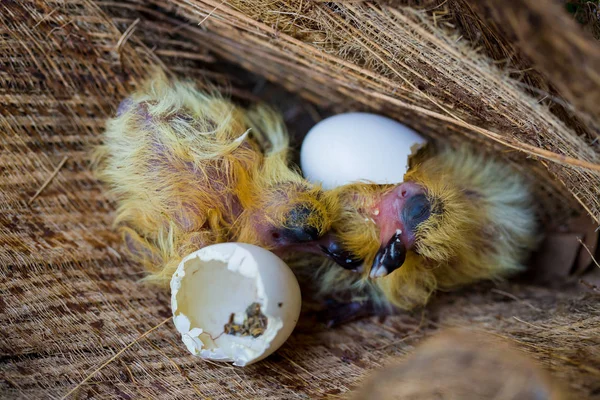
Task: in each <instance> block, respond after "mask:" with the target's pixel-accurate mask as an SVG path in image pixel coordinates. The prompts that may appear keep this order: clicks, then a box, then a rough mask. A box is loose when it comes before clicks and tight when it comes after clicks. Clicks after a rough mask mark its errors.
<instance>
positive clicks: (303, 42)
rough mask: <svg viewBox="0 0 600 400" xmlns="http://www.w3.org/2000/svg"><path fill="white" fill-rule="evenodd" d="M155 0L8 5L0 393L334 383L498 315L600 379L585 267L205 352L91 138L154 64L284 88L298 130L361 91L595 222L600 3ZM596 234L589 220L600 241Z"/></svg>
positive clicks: (593, 292) (1, 19)
mask: <svg viewBox="0 0 600 400" xmlns="http://www.w3.org/2000/svg"><path fill="white" fill-rule="evenodd" d="M584 3H585V4H584ZM148 4H149V3H148V2H144V4H142V2H138V1H136V0H130V1H128V2H111V1H104V0H102V1H97V2H92V1H89V0H81V1H73V2H71V1H69V2H45V1H35V0H32V1H29V2H20V1H10V0H9V1H4V2H2V4H1V5H0V27H1V29H2V36H1V38H2V39H1V40H2V42H1V43H2V46H0V60H1V61H0V62H1V63H2V65H3V68H2V71H1V72H0V77H1V79H0V96H1V97H2V104H3V107H2V108H1V109H0V124H1V126H2V130H1V131H0V132H1V133H0V143H1V146H0V170H1V171H2V181H1V183H0V184H1V185H2V190H1V191H0V198H1V199H2V213H0V249H1V250H0V264H1V265H2V267H1V269H0V270H1V275H2V281H3V282H4V284H3V285H2V288H1V290H2V297H1V298H0V326H2V331H3V337H4V340H3V341H2V344H1V345H0V347H1V349H2V361H1V363H2V378H3V381H2V383H1V384H0V385H1V386H0V390H1V391H2V393H3V395H5V396H6V397H11V398H17V397H20V398H41V397H62V396H65V395H67V394H68V395H73V396H78V397H85V396H87V397H119V398H138V397H161V398H186V397H197V396H200V397H202V398H214V399H225V398H293V397H303V398H326V397H331V398H338V397H340V396H342V397H343V395H344V393H346V392H347V391H349V390H350V389H351V388H352V387H354V386H355V385H357V384H358V383H359V382H360V381H361V379H362V378H363V377H364V376H365V374H366V373H367V372H368V371H371V370H373V369H375V368H378V367H380V366H382V365H385V364H387V363H388V362H390V361H391V360H392V359H395V358H396V357H400V356H404V355H405V354H407V353H408V352H410V351H411V350H412V349H413V347H414V346H415V345H416V344H418V343H419V342H420V340H421V339H422V338H424V337H427V336H430V335H431V334H432V333H434V332H436V331H437V330H438V329H440V328H441V327H446V326H456V327H467V328H468V329H471V330H476V331H482V332H488V333H492V334H494V335H498V336H502V337H504V338H506V339H507V340H509V341H510V342H512V343H514V344H516V345H517V346H518V348H519V349H520V350H522V351H523V352H524V353H527V354H528V355H529V356H530V357H532V358H534V359H535V360H537V361H538V362H539V363H540V364H541V365H543V366H544V367H545V368H546V369H548V370H549V371H550V372H551V373H552V375H553V376H554V377H555V378H556V379H557V380H558V381H560V382H562V383H563V384H564V385H565V386H566V387H568V388H569V389H570V391H571V392H572V393H573V394H574V397H575V398H585V397H591V396H597V395H598V393H599V392H600V386H598V378H599V377H600V368H599V365H600V351H599V349H600V346H599V345H600V343H599V339H598V338H599V337H600V335H598V323H599V322H600V321H599V317H598V315H600V313H599V311H600V309H599V308H600V307H599V306H598V291H599V289H598V288H597V287H596V286H594V284H592V283H588V281H587V280H583V281H582V282H583V284H582V285H580V286H586V287H587V288H588V289H589V291H590V293H586V294H582V293H581V291H579V290H577V289H578V288H577V287H575V286H573V285H571V286H568V287H563V286H560V287H558V288H553V287H539V286H535V285H531V284H528V283H514V282H513V283H510V284H505V285H503V286H490V285H486V284H483V285H478V286H477V287H474V288H469V289H467V290H465V291H462V292H459V293H451V294H443V295H440V296H438V298H437V299H435V301H434V302H433V304H432V305H431V306H429V307H428V308H427V309H424V310H419V311H416V312H414V313H403V314H401V315H397V316H394V317H390V318H387V319H386V320H385V321H383V322H381V321H379V320H377V319H367V320H363V321H359V322H355V323H352V324H349V325H346V326H343V327H341V328H338V329H333V330H328V329H324V328H323V329H321V328H318V329H315V327H314V326H313V325H312V324H307V325H306V326H304V325H302V324H301V325H300V326H299V328H298V330H297V332H296V333H295V334H294V335H293V336H292V337H291V338H290V340H289V341H288V342H287V343H286V345H284V347H282V348H281V349H280V350H279V351H278V352H277V353H276V354H275V355H273V356H271V357H269V359H267V360H266V361H264V362H261V363H259V364H257V365H252V366H250V367H247V368H244V369H236V368H233V367H230V366H228V365H222V364H214V363H210V362H207V361H201V360H198V359H196V358H194V357H192V356H190V355H188V354H187V353H186V350H185V348H184V346H183V345H182V344H181V343H180V341H179V338H178V337H177V334H176V332H175V330H174V329H172V327H171V326H170V325H169V323H168V319H169V317H170V314H171V312H170V308H169V306H170V302H169V298H168V293H157V291H156V289H154V288H152V287H148V286H145V285H143V284H141V283H139V278H141V276H142V271H141V268H140V267H139V266H137V265H134V264H132V263H131V262H130V261H128V260H127V259H126V258H124V257H123V256H121V253H122V251H121V250H122V247H121V246H122V245H121V243H120V239H119V238H118V237H117V235H116V234H115V233H114V232H113V231H112V230H111V225H112V221H113V216H114V206H115V204H114V201H113V199H111V198H109V197H107V196H106V194H105V192H104V191H103V189H102V187H101V186H100V185H99V183H98V182H97V181H96V180H95V179H94V177H93V176H92V174H91V172H90V170H89V152H88V149H89V148H90V147H91V146H93V145H96V144H98V142H99V138H100V134H101V132H102V130H103V128H104V123H105V120H106V118H108V117H109V116H111V115H113V114H114V112H115V111H116V107H117V105H118V103H119V101H120V100H121V99H122V98H124V97H125V96H126V95H127V94H128V93H129V92H131V91H132V90H133V88H135V87H136V86H137V85H138V84H139V83H140V82H141V81H142V80H143V78H144V77H146V76H147V75H148V73H149V71H151V70H152V68H154V67H155V66H157V65H158V66H160V67H161V68H163V69H165V70H167V71H168V72H169V73H171V74H173V75H179V76H186V77H194V78H196V79H197V80H198V81H200V82H206V83H207V84H208V82H210V84H212V85H214V84H216V85H220V86H221V88H222V90H224V91H225V92H228V93H230V94H231V95H232V96H234V97H235V98H236V99H237V100H238V101H241V102H248V101H257V100H259V99H261V98H262V99H271V100H273V99H275V101H278V100H279V101H280V103H281V104H279V106H280V107H281V108H282V109H283V111H284V112H285V115H286V119H287V122H288V124H289V125H290V126H294V127H295V130H296V131H297V136H298V140H299V137H300V136H301V134H302V133H303V132H305V131H306V130H305V127H306V126H309V125H310V124H312V123H314V122H315V120H318V119H319V118H320V117H321V116H323V115H325V114H327V113H333V112H338V111H343V110H349V109H353V110H370V111H376V112H379V113H383V114H386V115H389V116H391V117H393V118H396V119H398V120H400V121H403V122H405V123H407V124H409V125H411V126H413V127H414V128H416V129H417V130H419V131H421V132H423V133H424V134H426V135H428V136H430V137H432V138H437V139H439V140H449V141H463V140H470V141H477V142H479V143H481V144H482V145H485V146H486V147H488V148H489V150H490V151H494V152H497V153H498V154H501V155H503V156H504V157H505V158H506V159H507V160H509V161H510V162H512V163H514V164H515V165H517V166H518V167H519V168H520V170H521V171H522V172H523V173H524V174H526V175H527V176H529V177H530V178H531V180H532V182H535V183H536V187H537V191H538V194H539V196H538V197H539V200H540V202H541V204H542V206H543V209H544V210H545V211H546V212H545V213H544V218H545V220H546V222H547V226H548V229H551V228H552V227H557V226H561V225H563V224H564V223H565V221H567V219H568V218H569V217H571V216H572V215H576V214H581V215H588V216H590V217H591V218H593V219H594V220H595V221H596V223H597V222H598V221H599V220H600V195H599V194H600V172H599V171H600V143H599V140H598V138H599V137H600V133H599V132H600V131H599V126H600V121H599V115H600V98H599V96H600V90H598V87H599V86H600V85H599V83H598V82H599V81H600V78H599V77H598V71H600V46H599V45H598V42H597V38H594V35H598V32H599V29H598V26H600V23H599V22H598V18H597V17H594V15H597V14H594V13H593V12H590V11H589V10H592V9H591V8H590V7H593V6H594V4H596V6H595V7H597V3H593V2H590V3H589V4H588V3H587V2H570V3H569V4H570V5H571V6H572V7H574V5H581V7H582V8H576V10H575V12H574V15H575V18H576V19H578V20H581V21H580V22H582V23H583V24H584V27H585V29H581V27H580V25H578V23H577V22H575V21H574V20H573V17H570V16H569V15H568V14H567V13H565V12H564V10H562V9H561V7H560V6H559V5H558V3H553V2H550V1H549V0H548V1H541V2H540V1H534V0H510V1H506V2H501V1H499V0H481V1H478V2H466V1H462V0H455V1H439V2H436V1H429V2H426V4H425V5H422V4H421V6H420V8H416V6H415V5H413V4H410V2H409V1H396V0H392V1H389V2H379V3H360V2H340V3H325V2H318V1H306V0H304V1H302V0H285V1H280V0H279V1H266V0H244V1H240V0H228V1H225V2H219V1H213V0H202V1H200V0H161V1H159V0H154V1H153V2H152V5H151V6H149V5H148ZM585 7H587V8H585ZM585 10H587V11H585ZM596 10H597V8H596ZM596 12H597V11H596ZM594 18H596V19H594ZM225 61H227V62H225ZM232 63H233V64H235V65H232ZM249 71H250V72H254V73H255V74H256V75H254V74H252V73H250V72H249ZM267 80H268V81H272V82H275V83H277V84H278V85H281V86H283V87H284V88H285V89H286V90H287V91H290V92H294V93H297V95H298V96H301V97H302V99H300V98H298V97H294V96H290V95H289V94H288V93H287V92H285V91H284V90H282V89H281V88H279V87H277V86H274V85H271V84H269V83H267ZM595 237H596V236H594V235H593V229H592V234H590V235H588V236H586V237H585V238H584V243H588V245H587V247H585V248H586V249H588V250H590V253H593V251H594V250H593V246H592V244H590V243H592V242H593V240H592V241H591V242H590V241H588V239H589V238H595ZM575 252H576V251H575ZM577 281H579V278H578V279H577ZM561 283H562V282H561Z"/></svg>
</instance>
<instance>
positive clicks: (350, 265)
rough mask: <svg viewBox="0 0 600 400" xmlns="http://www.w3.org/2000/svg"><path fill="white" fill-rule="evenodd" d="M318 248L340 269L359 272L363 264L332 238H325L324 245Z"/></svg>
mask: <svg viewBox="0 0 600 400" xmlns="http://www.w3.org/2000/svg"><path fill="white" fill-rule="evenodd" d="M319 248H320V249H321V251H322V252H323V253H324V254H325V255H326V256H327V257H329V258H330V259H332V260H333V261H335V262H336V263H337V264H338V265H339V266H341V267H342V268H344V269H348V270H352V271H356V272H360V270H361V267H362V263H363V262H362V260H359V259H357V258H355V257H354V256H353V255H352V253H350V252H349V251H346V250H344V249H343V248H342V246H341V245H340V244H339V242H338V241H337V240H336V239H335V238H334V237H333V236H332V237H331V239H330V238H326V239H325V241H324V244H320V245H319Z"/></svg>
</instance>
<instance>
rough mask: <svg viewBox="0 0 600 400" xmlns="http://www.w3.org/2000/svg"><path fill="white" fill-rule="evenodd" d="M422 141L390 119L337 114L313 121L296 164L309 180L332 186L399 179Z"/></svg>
mask: <svg viewBox="0 0 600 400" xmlns="http://www.w3.org/2000/svg"><path fill="white" fill-rule="evenodd" d="M425 143H426V140H425V139H424V138H423V137H422V136H421V135H419V134H418V133H417V132H415V131H414V130H412V129H410V128H408V127H407V126H405V125H402V124H400V123H399V122H396V121H394V120H392V119H389V118H386V117H382V116H380V115H375V114H369V113H347V114H339V115H335V116H333V117H329V118H326V119H324V120H323V121H321V122H319V123H318V124H316V125H315V126H314V127H313V128H312V129H311V130H310V131H309V132H308V134H307V136H306V138H305V139H304V142H303V143H302V150H301V152H300V163H301V166H302V172H303V173H304V176H305V177H306V178H307V179H308V180H309V181H311V182H315V183H321V184H322V185H323V188H325V189H332V188H334V187H337V186H341V185H345V184H348V183H352V182H357V181H369V182H371V183H376V184H385V183H400V182H402V181H403V179H404V174H405V173H406V171H407V170H408V158H409V156H410V155H411V154H413V153H414V152H415V151H416V150H418V149H419V148H420V147H422V146H423V145H424V144H425Z"/></svg>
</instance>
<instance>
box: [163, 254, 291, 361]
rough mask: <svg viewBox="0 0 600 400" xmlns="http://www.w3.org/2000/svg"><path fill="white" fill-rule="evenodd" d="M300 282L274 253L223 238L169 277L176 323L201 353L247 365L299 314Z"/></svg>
mask: <svg viewBox="0 0 600 400" xmlns="http://www.w3.org/2000/svg"><path fill="white" fill-rule="evenodd" d="M300 305H301V297H300V287H299V286H298V281H297V280H296V277H295V276H294V274H293V273H292V271H291V270H290V268H289V267H288V266H287V265H286V264H285V263H284V262H283V261H282V260H281V259H280V258H279V257H277V256H276V255H275V254H273V253H271V252H270V251H268V250H265V249H263V248H261V247H258V246H254V245H250V244H245V243H220V244H215V245H212V246H207V247H205V248H203V249H201V250H198V251H196V252H194V253H192V254H190V255H188V256H186V257H185V258H184V259H183V260H182V261H181V263H180V264H179V266H178V267H177V271H175V273H174V274H173V278H172V279H171V308H172V310H173V322H174V323H175V327H176V328H177V330H178V331H179V333H181V338H182V340H183V342H184V344H185V345H186V347H187V348H188V350H189V351H190V352H191V353H192V354H194V355H196V356H199V357H202V358H205V359H209V360H215V361H225V362H233V365H236V366H242V367H243V366H245V365H249V364H251V363H254V362H257V361H260V360H262V359H263V358H265V357H267V356H268V355H269V354H271V353H273V352H274V351H275V350H277V349H278V348H279V347H280V346H281V345H282V344H283V343H284V342H285V341H286V340H287V338H288V337H289V336H290V334H291V333H292V331H293V330H294V327H295V326H296V323H297V322H298V317H299V315H300Z"/></svg>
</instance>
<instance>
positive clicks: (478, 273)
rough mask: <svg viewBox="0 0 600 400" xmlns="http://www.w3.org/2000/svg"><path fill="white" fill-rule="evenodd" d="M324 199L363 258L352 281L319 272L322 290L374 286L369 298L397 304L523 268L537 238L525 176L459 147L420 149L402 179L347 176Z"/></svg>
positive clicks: (333, 271)
mask: <svg viewBox="0 0 600 400" xmlns="http://www.w3.org/2000/svg"><path fill="white" fill-rule="evenodd" d="M328 196H331V197H334V198H335V199H336V201H337V202H338V204H339V205H340V208H339V214H338V216H337V218H335V220H334V222H333V224H332V229H333V230H334V232H335V233H336V234H337V235H338V236H339V239H340V241H341V244H342V247H343V248H344V249H345V250H347V251H349V252H350V253H351V254H353V255H354V258H356V259H362V260H364V263H363V264H362V266H361V267H360V268H358V269H356V268H355V269H354V270H355V271H358V272H360V273H361V279H359V280H357V279H352V277H348V275H347V272H346V271H343V270H342V269H339V268H328V269H326V271H325V272H324V273H323V275H322V276H321V277H320V278H319V280H320V282H322V286H323V290H324V291H325V292H326V291H327V290H329V289H331V288H333V287H335V288H336V290H337V289H339V288H340V286H344V285H346V286H348V285H354V286H357V285H358V286H361V285H362V286H365V285H366V286H369V285H370V286H375V287H376V288H377V289H378V290H376V291H375V292H374V293H375V296H381V294H383V299H376V300H382V301H383V303H391V304H392V305H395V306H397V307H399V308H402V309H410V308H413V307H415V306H419V305H424V304H426V302H427V301H428V299H429V297H430V295H431V294H432V293H433V292H434V291H435V290H436V289H442V290H443V289H452V288H455V287H458V286H461V285H465V284H468V283H471V282H475V281H478V280H482V279H497V278H501V277H505V276H507V275H510V274H513V273H515V272H517V271H520V270H521V269H522V268H523V265H522V262H523V261H524V260H525V257H526V256H527V255H528V253H529V252H530V251H531V250H532V249H533V248H534V246H535V244H536V242H537V241H536V218H535V212H534V208H533V203H532V198H531V195H530V193H529V190H528V187H527V185H526V184H525V183H524V181H523V180H522V178H521V177H520V176H519V175H518V174H517V173H516V172H515V171H514V170H513V169H512V168H510V167H509V166H508V165H507V164H505V163H502V162H500V161H497V160H494V159H491V158H489V157H484V156H482V155H476V154H475V153H474V152H473V151H472V150H470V149H468V148H466V147H463V148H459V149H457V150H454V149H451V148H446V149H443V150H441V151H435V150H433V149H429V150H426V151H424V152H423V153H422V154H421V155H420V156H419V157H417V159H416V160H415V162H414V165H412V166H411V168H410V169H409V171H408V172H407V174H406V175H405V177H404V183H401V184H399V185H374V184H373V185H371V184H365V183H354V184H349V185H346V186H341V187H338V188H336V189H333V190H332V191H331V192H329V193H328ZM344 273H346V274H344Z"/></svg>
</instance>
